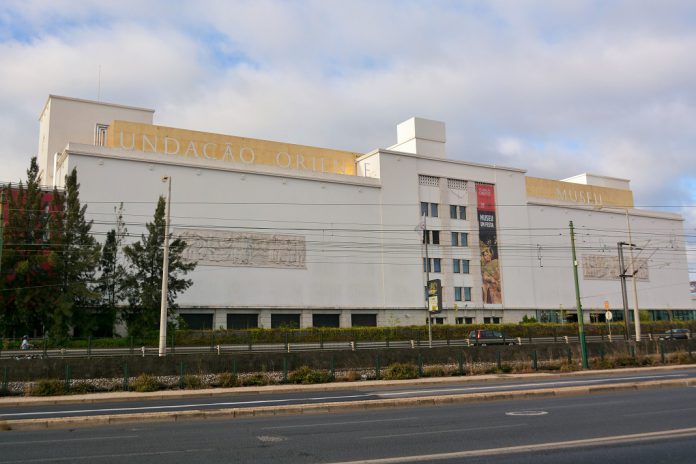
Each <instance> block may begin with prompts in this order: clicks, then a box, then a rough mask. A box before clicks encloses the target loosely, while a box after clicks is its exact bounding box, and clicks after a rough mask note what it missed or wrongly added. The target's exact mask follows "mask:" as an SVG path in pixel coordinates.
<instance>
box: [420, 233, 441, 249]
mask: <svg viewBox="0 0 696 464" xmlns="http://www.w3.org/2000/svg"><path fill="white" fill-rule="evenodd" d="M423 243H428V244H430V245H439V244H440V231H439V230H426V231H424V233H423Z"/></svg>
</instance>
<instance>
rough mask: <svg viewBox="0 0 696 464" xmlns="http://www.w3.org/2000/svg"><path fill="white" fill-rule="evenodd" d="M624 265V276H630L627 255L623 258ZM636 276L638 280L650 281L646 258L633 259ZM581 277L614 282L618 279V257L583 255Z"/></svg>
mask: <svg viewBox="0 0 696 464" xmlns="http://www.w3.org/2000/svg"><path fill="white" fill-rule="evenodd" d="M624 259H625V265H626V267H627V268H628V270H627V271H626V274H629V275H630V274H631V273H632V271H631V258H630V257H629V256H628V255H625V256H624ZM633 261H634V263H635V266H636V269H637V270H638V274H637V275H636V277H637V278H638V280H646V281H647V280H650V279H649V278H650V275H649V273H648V260H647V258H634V259H633ZM582 276H583V277H584V278H585V279H597V280H616V279H618V278H619V257H618V256H602V255H585V256H583V257H582Z"/></svg>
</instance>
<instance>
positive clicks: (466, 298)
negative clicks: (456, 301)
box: [464, 287, 471, 301]
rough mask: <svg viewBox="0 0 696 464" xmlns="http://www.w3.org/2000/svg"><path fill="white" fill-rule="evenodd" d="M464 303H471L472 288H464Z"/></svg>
mask: <svg viewBox="0 0 696 464" xmlns="http://www.w3.org/2000/svg"><path fill="white" fill-rule="evenodd" d="M464 301H471V287H464Z"/></svg>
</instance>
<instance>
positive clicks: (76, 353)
mask: <svg viewBox="0 0 696 464" xmlns="http://www.w3.org/2000/svg"><path fill="white" fill-rule="evenodd" d="M585 339H586V341H588V342H607V343H616V342H624V338H623V337H622V336H613V337H609V336H606V335H588V336H586V337H585ZM632 339H635V337H632ZM649 339H650V340H656V339H657V338H656V337H649ZM554 343H555V344H571V343H572V344H575V343H579V337H578V336H557V337H534V338H528V337H510V338H506V339H504V343H503V344H502V345H508V344H515V345H536V344H554ZM487 345H488V346H500V345H501V343H500V342H499V341H497V343H492V342H489V343H487ZM429 346H430V345H429V344H428V341H427V340H388V341H387V340H384V341H360V340H358V341H345V342H311V343H259V344H251V345H250V344H218V345H207V346H175V347H174V348H173V349H172V348H168V353H176V354H207V353H214V354H218V355H223V354H232V353H287V352H303V351H337V350H344V351H345V350H351V351H355V350H377V349H380V350H382V349H390V348H412V349H415V348H427V347H429ZM432 346H433V347H444V346H454V347H470V346H474V345H473V344H472V343H471V342H470V341H469V339H468V338H465V339H448V340H440V339H438V340H433V341H432ZM157 355H158V348H157V347H147V346H140V347H133V348H61V349H47V350H42V349H36V348H34V349H30V350H4V351H2V352H0V358H16V359H27V358H31V359H35V358H88V357H92V358H98V357H110V356H143V357H145V356H157Z"/></svg>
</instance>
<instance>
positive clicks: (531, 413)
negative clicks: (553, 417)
mask: <svg viewBox="0 0 696 464" xmlns="http://www.w3.org/2000/svg"><path fill="white" fill-rule="evenodd" d="M547 414H548V412H546V411H510V412H506V413H505V415H506V416H545V415H547Z"/></svg>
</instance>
